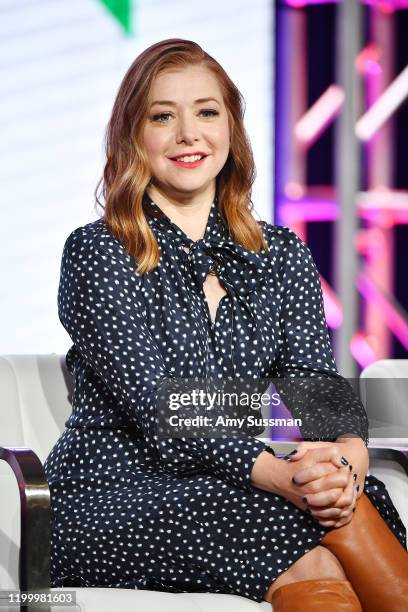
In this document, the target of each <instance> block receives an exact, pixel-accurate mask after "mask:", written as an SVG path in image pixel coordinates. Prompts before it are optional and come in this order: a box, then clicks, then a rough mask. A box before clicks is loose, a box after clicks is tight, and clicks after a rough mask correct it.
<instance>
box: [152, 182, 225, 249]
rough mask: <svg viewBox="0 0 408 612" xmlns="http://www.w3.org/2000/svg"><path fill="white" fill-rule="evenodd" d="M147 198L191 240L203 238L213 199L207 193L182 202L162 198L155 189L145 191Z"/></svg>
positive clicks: (166, 197)
mask: <svg viewBox="0 0 408 612" xmlns="http://www.w3.org/2000/svg"><path fill="white" fill-rule="evenodd" d="M147 194H148V196H149V197H150V198H151V199H152V200H153V202H154V203H155V204H156V205H157V206H158V207H159V208H160V209H161V210H162V211H163V212H164V214H165V215H167V217H168V218H169V219H170V220H171V221H172V222H173V223H175V224H176V225H177V226H178V227H179V228H180V229H181V230H182V231H183V232H184V233H185V234H186V235H187V236H188V237H189V238H190V239H191V240H194V241H196V240H200V239H202V238H204V233H205V228H206V225H207V221H208V217H209V214H210V210H211V205H212V203H213V201H214V198H215V193H209V194H205V195H202V196H200V197H196V198H190V199H189V200H186V201H184V202H180V201H179V200H175V199H174V198H171V197H168V196H167V195H166V196H164V195H163V193H161V192H160V191H159V190H158V189H157V188H156V187H154V186H152V187H151V188H149V189H148V190H147Z"/></svg>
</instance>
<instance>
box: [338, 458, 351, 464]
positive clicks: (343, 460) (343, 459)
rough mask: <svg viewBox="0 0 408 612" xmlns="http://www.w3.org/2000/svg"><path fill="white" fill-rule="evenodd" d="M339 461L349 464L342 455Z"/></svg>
mask: <svg viewBox="0 0 408 612" xmlns="http://www.w3.org/2000/svg"><path fill="white" fill-rule="evenodd" d="M340 461H341V462H342V464H343V465H348V464H349V462H348V461H347V459H346V458H345V457H342V458H341V459H340Z"/></svg>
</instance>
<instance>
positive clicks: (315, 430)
mask: <svg viewBox="0 0 408 612" xmlns="http://www.w3.org/2000/svg"><path fill="white" fill-rule="evenodd" d="M281 231H282V234H283V236H284V238H285V244H286V246H285V247H284V248H283V250H282V261H281V287H282V293H281V318H280V326H281V330H282V334H281V341H280V346H279V353H278V357H277V360H276V363H275V370H274V376H276V377H277V378H281V377H282V379H283V380H282V381H279V383H278V386H279V392H280V395H281V397H282V399H283V400H284V402H285V403H286V402H287V403H286V405H287V407H288V409H289V410H290V411H291V413H292V415H293V416H295V417H296V418H301V419H302V427H301V428H300V429H301V432H302V435H303V437H304V438H305V439H311V440H321V439H323V440H327V439H330V440H335V439H336V438H337V437H339V436H340V435H342V434H349V433H350V434H354V435H357V436H358V437H361V438H362V439H363V440H364V442H365V444H366V445H368V419H367V414H366V412H365V409H364V406H363V405H362V403H361V401H360V400H359V398H358V396H357V394H356V393H355V391H354V390H353V388H352V386H351V385H350V383H349V381H347V380H346V379H345V378H343V377H342V376H340V374H339V373H338V371H337V368H336V364H335V361H334V358H333V354H332V348H331V342H330V337H329V334H328V329H327V323H326V319H325V314H324V308H323V295H322V289H321V283H320V277H319V273H318V271H317V268H316V265H315V262H314V260H313V257H312V254H311V252H310V249H309V248H308V247H307V245H306V244H305V243H304V242H303V241H302V240H301V239H300V238H299V237H298V236H297V235H296V234H295V233H294V232H293V231H292V230H290V229H289V228H281Z"/></svg>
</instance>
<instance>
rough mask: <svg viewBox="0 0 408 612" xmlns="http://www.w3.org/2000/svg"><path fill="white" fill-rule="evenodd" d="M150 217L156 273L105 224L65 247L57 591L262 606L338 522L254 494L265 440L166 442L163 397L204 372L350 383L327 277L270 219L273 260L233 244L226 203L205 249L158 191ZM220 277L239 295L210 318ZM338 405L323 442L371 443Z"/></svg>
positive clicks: (362, 426) (398, 529) (383, 504)
mask: <svg viewBox="0 0 408 612" xmlns="http://www.w3.org/2000/svg"><path fill="white" fill-rule="evenodd" d="M144 210H145V214H146V218H147V220H148V223H149V225H150V227H151V229H152V231H153V233H154V234H155V236H156V239H157V242H158V245H159V248H160V254H161V260H160V265H159V266H158V267H157V268H156V269H154V270H152V271H151V272H149V273H147V274H144V275H139V274H137V273H135V272H134V268H135V262H134V261H133V260H132V258H131V257H129V256H128V255H127V253H126V251H125V249H124V247H123V245H122V244H121V243H120V242H119V241H118V240H117V239H116V238H115V237H113V236H112V235H111V234H110V233H109V232H108V230H107V228H106V227H105V225H104V222H103V219H98V220H97V221H95V222H93V223H89V224H87V225H85V226H84V227H80V228H78V229H76V230H74V231H73V232H72V233H71V234H70V236H69V237H68V239H67V241H66V243H65V246H64V250H63V256H62V264H61V279H60V286H59V292H58V311H59V317H60V320H61V322H62V324H63V326H64V327H65V329H66V330H67V332H68V333H69V335H70V337H71V339H72V342H73V345H72V347H71V348H70V350H69V351H68V354H67V358H66V360H67V366H68V368H69V371H70V372H71V373H72V375H73V377H74V379H75V390H74V396H73V401H72V406H73V410H72V414H71V415H70V416H69V418H68V419H67V421H66V422H65V430H64V432H63V433H62V435H61V437H60V438H59V439H58V440H57V442H56V444H55V445H54V447H53V448H52V450H51V452H50V454H49V455H48V457H47V460H46V462H45V471H46V475H47V480H48V483H49V486H50V491H51V511H52V576H51V578H52V586H54V587H60V586H94V587H121V588H131V589H135V588H137V589H151V590H160V591H168V592H173V593H178V592H183V591H190V592H193V591H194V592H200V591H202V592H214V593H233V594H237V595H241V596H244V597H247V598H250V599H252V600H254V601H257V602H260V601H262V599H263V595H264V594H265V592H266V590H267V589H268V587H269V585H270V584H271V583H272V582H273V581H274V580H275V579H276V578H277V577H278V576H279V575H280V574H281V573H282V572H284V571H285V570H286V569H288V568H289V567H290V566H291V564H292V563H294V562H295V561H296V560H297V559H299V558H300V557H301V556H302V555H304V554H305V553H306V552H307V551H309V550H311V549H312V548H313V547H315V546H316V545H317V544H319V542H320V540H321V538H322V537H323V536H324V535H325V533H326V532H327V530H328V528H323V527H321V526H320V525H319V524H318V523H317V522H316V521H315V520H314V519H313V518H312V517H311V516H310V515H308V513H306V512H304V511H302V510H300V509H298V508H297V507H296V506H294V505H293V504H291V503H290V502H288V501H287V500H285V499H284V498H283V497H281V496H279V495H274V494H271V493H267V492H265V491H262V490H260V489H257V488H255V487H253V486H252V485H251V479H250V473H251V469H252V466H253V464H254V462H255V460H256V458H257V457H258V455H259V453H260V452H261V451H262V450H263V449H264V448H265V445H264V443H263V442H262V441H261V440H259V439H256V438H254V437H252V436H251V435H246V434H243V435H242V436H239V437H234V438H228V437H224V438H220V437H218V438H210V437H202V438H200V437H197V438H183V437H180V438H160V437H159V436H158V435H157V430H156V407H157V397H158V390H159V388H160V385H161V384H162V383H163V381H165V380H169V379H176V378H192V377H200V378H205V377H214V378H216V379H217V378H218V379H221V378H223V377H225V378H227V377H239V376H241V377H247V378H254V379H255V378H267V377H271V376H275V377H298V378H299V377H300V378H302V377H318V376H326V377H328V378H330V377H331V378H332V379H333V380H341V377H340V376H339V375H338V373H337V370H336V366H335V363H334V360H333V356H332V352H331V347H330V340H329V337H328V333H327V327H326V323H325V319H324V313H323V305H322V295H321V289H320V284H319V277H318V273H317V270H316V267H315V264H314V262H313V259H312V256H311V253H310V251H309V249H308V248H307V246H306V245H305V244H304V243H303V242H302V241H301V240H300V239H299V238H298V237H297V236H296V234H295V233H294V232H292V231H291V230H290V229H288V228H285V227H279V226H274V225H271V224H268V223H266V222H260V223H261V226H262V230H263V232H264V236H265V239H266V240H267V242H268V245H269V249H270V250H269V252H266V251H265V252H260V253H253V252H248V251H246V250H245V249H244V248H243V247H241V246H240V245H237V244H235V243H234V242H233V241H232V240H231V238H230V236H229V233H228V231H227V228H226V225H225V224H224V223H223V221H222V218H221V215H220V212H219V209H218V206H217V201H216V200H215V201H214V202H213V203H212V206H211V211H210V215H209V218H208V222H207V226H206V230H205V235H204V238H203V239H202V240H198V241H196V242H193V241H191V240H190V239H189V238H188V237H187V236H186V234H185V233H184V232H183V231H182V230H181V229H180V228H179V227H178V226H177V225H176V224H175V223H173V222H172V221H171V220H170V219H169V218H168V217H167V216H166V215H165V214H164V213H163V212H162V211H161V210H160V208H159V207H158V206H157V205H156V204H155V203H154V202H152V201H151V200H150V199H149V198H145V200H144ZM185 246H189V247H190V249H189V251H188V252H186V250H185V248H184V247H185ZM210 271H213V272H214V273H216V274H217V275H218V277H219V279H220V281H221V282H222V284H223V286H224V287H225V289H226V291H227V293H226V295H224V296H223V297H222V299H221V301H220V303H219V305H218V309H217V311H216V315H215V320H214V321H212V319H211V315H210V311H209V307H208V303H207V301H206V298H205V294H204V291H203V286H202V285H203V282H204V280H205V278H206V276H207V274H208V272H210ZM342 404H343V409H342V413H341V414H340V412H339V414H338V415H337V418H332V419H331V422H330V419H326V420H327V423H326V424H325V425H324V427H323V430H322V431H321V432H319V436H315V437H314V438H313V436H311V437H312V438H313V439H333V438H334V437H335V436H336V435H340V433H350V432H354V433H356V434H357V435H359V436H360V437H361V438H363V439H364V440H365V442H366V443H367V441H368V428H367V420H366V417H365V415H364V411H363V410H361V405H359V401H358V400H357V399H355V398H354V399H353V400H351V401H350V403H349V408H348V409H347V408H346V409H345V408H344V401H343V402H342ZM359 406H360V410H358V407H359ZM332 412H333V410H332ZM362 415H363V416H362ZM306 433H307V434H308V435H309V433H310V432H306ZM282 461H283V459H282ZM365 492H366V494H367V495H368V496H369V498H370V500H371V501H372V503H373V504H374V505H375V507H376V508H377V510H378V511H379V512H380V513H381V516H382V517H383V518H384V519H385V520H386V521H387V523H388V525H389V526H390V529H392V531H393V532H394V534H395V535H396V537H397V538H398V539H399V541H400V542H401V544H402V545H403V546H404V547H406V533H405V528H404V526H403V524H402V522H401V520H400V518H399V516H398V513H397V511H396V509H395V507H394V505H393V503H392V501H391V499H390V497H389V495H388V492H387V491H386V488H385V486H384V484H383V483H382V482H381V481H379V480H378V479H376V478H375V477H374V476H372V475H368V476H367V478H366V481H365Z"/></svg>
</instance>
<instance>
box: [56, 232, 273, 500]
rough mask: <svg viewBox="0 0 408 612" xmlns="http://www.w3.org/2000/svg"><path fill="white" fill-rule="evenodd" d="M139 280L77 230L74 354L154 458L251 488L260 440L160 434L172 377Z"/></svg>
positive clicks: (62, 291)
mask: <svg viewBox="0 0 408 612" xmlns="http://www.w3.org/2000/svg"><path fill="white" fill-rule="evenodd" d="M144 308H145V302H144V299H143V294H142V283H141V277H140V275H138V274H137V273H135V272H134V271H133V270H130V269H129V267H127V266H125V265H124V263H123V261H122V260H121V258H117V257H115V254H114V253H113V254H112V255H110V254H109V253H106V252H104V251H102V250H101V249H100V248H99V245H98V243H97V242H96V241H95V239H94V238H93V236H92V235H89V233H86V232H85V231H83V230H82V228H79V229H78V230H75V231H74V232H72V234H71V235H70V236H69V237H68V239H67V241H66V243H65V246H64V250H63V255H62V263H61V277H60V285H59V291H58V313H59V318H60V321H61V323H62V325H63V326H64V328H65V329H66V331H67V332H68V334H69V335H70V337H71V339H72V341H73V343H74V345H75V348H76V350H77V352H79V354H80V355H81V356H82V358H83V359H84V360H85V361H86V363H87V365H88V367H90V368H92V369H93V371H94V372H95V373H96V375H97V377H99V379H100V380H101V381H102V382H103V384H104V385H105V386H106V387H107V388H108V389H109V391H110V393H111V394H112V396H113V397H114V398H115V399H116V400H117V402H118V404H120V405H125V406H126V407H128V409H129V410H130V412H131V414H132V415H133V416H134V418H135V420H136V422H137V423H138V425H139V427H140V429H141V431H142V433H143V436H144V439H145V443H146V445H147V448H148V451H149V453H150V454H151V456H153V457H155V460H157V462H158V463H159V465H160V466H161V469H162V470H163V471H165V472H168V473H170V474H175V475H178V476H183V475H188V474H192V473H200V472H203V473H210V474H212V475H214V476H216V477H218V478H220V479H222V480H225V481H226V482H228V483H230V484H232V485H234V486H236V487H241V488H243V489H244V490H246V491H247V492H252V487H251V484H250V483H251V479H250V473H251V470H252V467H253V464H254V462H255V460H256V458H257V457H258V455H259V453H260V452H261V451H262V450H263V449H264V448H265V444H263V443H262V442H261V441H259V440H257V439H254V438H252V437H251V436H245V435H243V436H242V437H238V438H166V439H163V438H159V437H158V435H157V414H156V411H157V398H158V392H159V391H160V389H161V388H162V386H163V384H164V383H165V382H166V381H168V380H169V379H171V378H172V374H171V372H169V371H168V369H167V368H166V364H165V362H164V359H163V356H162V354H161V352H160V347H159V346H158V345H157V343H156V341H155V339H154V337H153V336H152V334H151V332H150V330H149V329H148V326H147V323H146V315H145V311H144Z"/></svg>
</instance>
